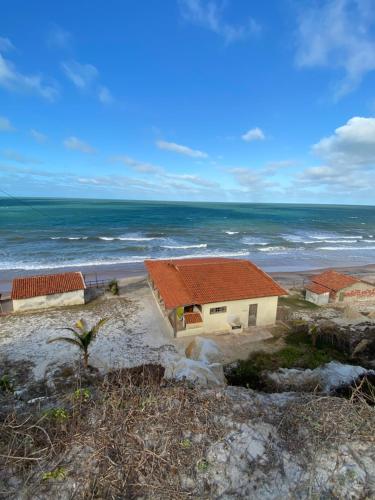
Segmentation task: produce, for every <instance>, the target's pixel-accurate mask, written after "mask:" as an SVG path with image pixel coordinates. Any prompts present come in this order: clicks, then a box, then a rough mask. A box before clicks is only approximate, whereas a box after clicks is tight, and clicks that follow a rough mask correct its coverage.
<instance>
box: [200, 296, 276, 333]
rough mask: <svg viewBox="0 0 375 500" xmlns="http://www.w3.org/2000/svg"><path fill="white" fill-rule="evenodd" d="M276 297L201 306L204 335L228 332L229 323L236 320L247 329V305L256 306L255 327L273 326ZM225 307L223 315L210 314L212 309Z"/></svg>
mask: <svg viewBox="0 0 375 500" xmlns="http://www.w3.org/2000/svg"><path fill="white" fill-rule="evenodd" d="M277 302H278V297H262V298H259V299H245V300H233V301H230V302H216V303H214V304H204V305H202V318H203V330H204V331H205V332H206V333H214V332H220V331H230V326H229V322H230V321H233V320H234V319H236V318H237V319H238V320H239V321H240V322H241V323H242V324H243V326H244V328H247V326H248V319H249V305H250V304H258V312H257V322H256V326H266V325H274V324H275V321H276V313H277ZM222 306H226V307H227V311H226V312H225V313H216V314H210V309H211V308H214V307H222Z"/></svg>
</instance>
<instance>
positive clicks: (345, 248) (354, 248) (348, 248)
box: [317, 247, 375, 250]
mask: <svg viewBox="0 0 375 500" xmlns="http://www.w3.org/2000/svg"><path fill="white" fill-rule="evenodd" d="M317 250H375V247H319V248H317Z"/></svg>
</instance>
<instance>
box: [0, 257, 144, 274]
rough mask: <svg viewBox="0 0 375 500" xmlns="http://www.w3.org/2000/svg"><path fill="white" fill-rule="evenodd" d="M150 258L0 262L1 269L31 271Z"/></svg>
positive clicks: (129, 262) (103, 264)
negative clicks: (34, 262)
mask: <svg viewBox="0 0 375 500" xmlns="http://www.w3.org/2000/svg"><path fill="white" fill-rule="evenodd" d="M148 259H151V257H150V256H147V257H141V256H137V255H134V256H132V257H129V258H127V259H117V260H114V259H112V260H105V259H103V260H89V261H77V262H71V261H67V262H53V263H50V262H46V263H43V264H33V263H23V262H14V263H13V262H9V263H5V264H4V262H2V263H1V270H9V269H14V270H21V271H33V270H41V269H67V268H70V267H74V268H75V267H91V266H112V265H116V264H140V263H142V262H143V261H144V260H148Z"/></svg>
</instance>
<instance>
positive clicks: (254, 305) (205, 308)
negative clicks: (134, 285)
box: [145, 258, 287, 337]
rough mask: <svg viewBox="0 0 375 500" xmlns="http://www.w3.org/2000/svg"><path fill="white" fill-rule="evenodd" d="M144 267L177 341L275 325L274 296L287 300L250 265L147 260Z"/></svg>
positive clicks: (207, 260)
mask: <svg viewBox="0 0 375 500" xmlns="http://www.w3.org/2000/svg"><path fill="white" fill-rule="evenodd" d="M145 265H146V268H147V271H148V276H149V283H150V286H151V288H152V290H153V292H154V295H155V298H156V300H157V302H158V304H159V306H160V309H161V311H162V313H163V314H164V316H165V317H166V318H167V320H168V321H169V323H170V324H171V326H172V328H173V331H174V335H175V336H177V337H180V336H184V335H197V334H201V333H216V332H241V331H242V330H243V329H246V328H248V327H252V326H264V325H273V324H274V323H275V321H276V313H277V304H278V297H279V296H281V295H287V292H286V291H285V290H284V289H283V288H281V287H280V286H279V285H278V284H277V283H276V282H275V281H274V280H273V279H272V278H271V277H270V276H268V275H267V274H266V273H265V272H264V271H262V270H261V269H259V267H257V266H256V265H255V264H253V263H252V262H250V261H248V260H238V259H225V258H196V259H179V260H177V259H176V260H148V261H145Z"/></svg>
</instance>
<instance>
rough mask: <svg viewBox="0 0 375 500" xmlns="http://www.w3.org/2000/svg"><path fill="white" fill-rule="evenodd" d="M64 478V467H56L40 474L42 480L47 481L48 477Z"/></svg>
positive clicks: (60, 479)
mask: <svg viewBox="0 0 375 500" xmlns="http://www.w3.org/2000/svg"><path fill="white" fill-rule="evenodd" d="M65 478H66V469H65V468H64V467H57V469H54V470H51V471H49V472H45V473H44V474H43V476H42V479H43V481H48V480H49V479H57V480H59V481H62V480H63V479H65Z"/></svg>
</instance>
